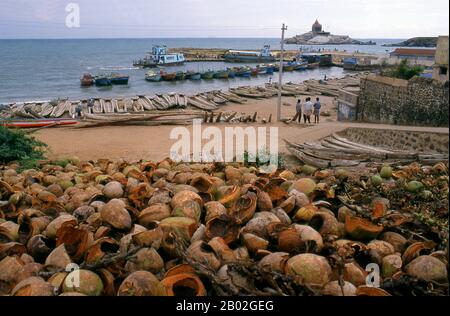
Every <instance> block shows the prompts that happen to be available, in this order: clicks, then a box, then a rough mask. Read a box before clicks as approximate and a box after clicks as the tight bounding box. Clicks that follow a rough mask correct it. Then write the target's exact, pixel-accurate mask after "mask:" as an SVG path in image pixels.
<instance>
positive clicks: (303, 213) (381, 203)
mask: <svg viewBox="0 0 450 316" xmlns="http://www.w3.org/2000/svg"><path fill="white" fill-rule="evenodd" d="M18 167H19V166H18V165H15V164H10V165H8V166H3V167H1V169H0V294H4V295H14V296H33V295H34V296H36V295H40V296H52V295H63V296H75V295H89V296H100V295H103V296H116V295H120V296H124V295H137V296H155V295H158V296H163V295H169V296H173V295H183V294H184V295H186V294H187V295H197V296H205V295H211V296H214V295H264V296H267V295H281V296H285V295H289V296H296V295H333V296H342V295H345V296H354V295H363V296H364V295H365V296H367V295H369V296H389V295H448V294H449V293H448V166H447V165H446V164H444V163H439V164H436V165H434V166H422V165H419V164H417V163H416V164H412V165H408V166H398V167H388V166H384V167H382V168H379V169H377V168H373V169H368V168H365V169H346V170H344V169H317V168H314V167H312V166H308V165H305V166H302V167H298V168H294V169H292V170H285V169H279V170H277V171H276V172H274V173H271V174H268V173H266V172H263V171H262V170H260V169H259V167H258V166H256V165H242V164H227V165H225V164H219V163H211V164H185V163H175V162H173V161H171V160H170V159H166V160H164V161H161V162H159V163H154V162H149V161H141V162H138V163H128V162H126V161H123V160H119V161H110V160H108V159H102V160H99V161H96V162H94V161H80V160H79V159H77V158H76V157H73V158H70V159H68V160H67V161H66V162H65V164H62V163H61V162H52V161H43V162H42V163H41V167H40V168H39V169H36V170H35V169H33V170H24V171H22V172H21V171H19V170H18V169H17V168H18ZM369 264H372V265H371V266H370V267H372V268H373V264H376V265H377V267H379V270H380V276H379V277H380V278H379V280H380V284H379V287H373V284H368V283H367V281H366V279H367V276H368V272H366V268H367V266H368V265H369ZM369 279H371V278H369ZM375 279H377V278H375ZM74 280H79V282H74Z"/></svg>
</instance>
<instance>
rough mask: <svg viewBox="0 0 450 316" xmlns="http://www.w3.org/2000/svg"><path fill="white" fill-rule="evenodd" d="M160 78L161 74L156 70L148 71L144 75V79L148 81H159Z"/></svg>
mask: <svg viewBox="0 0 450 316" xmlns="http://www.w3.org/2000/svg"><path fill="white" fill-rule="evenodd" d="M161 79H162V77H161V74H160V73H159V72H156V71H149V72H147V74H146V75H145V80H147V81H150V82H159V81H161Z"/></svg>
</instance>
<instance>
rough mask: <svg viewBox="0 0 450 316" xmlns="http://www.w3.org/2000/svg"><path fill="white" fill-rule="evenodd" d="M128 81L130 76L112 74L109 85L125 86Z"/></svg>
mask: <svg viewBox="0 0 450 316" xmlns="http://www.w3.org/2000/svg"><path fill="white" fill-rule="evenodd" d="M129 79H130V76H128V75H123V74H118V73H113V74H111V77H110V80H111V84H118V85H127V84H128V80H129Z"/></svg>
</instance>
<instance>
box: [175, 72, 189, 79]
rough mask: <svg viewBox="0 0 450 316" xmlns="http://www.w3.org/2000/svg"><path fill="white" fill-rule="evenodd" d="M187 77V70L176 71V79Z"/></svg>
mask: <svg viewBox="0 0 450 316" xmlns="http://www.w3.org/2000/svg"><path fill="white" fill-rule="evenodd" d="M185 79H186V73H185V72H182V71H178V72H177V73H176V76H175V80H185Z"/></svg>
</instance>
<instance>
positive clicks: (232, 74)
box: [228, 70, 236, 79]
mask: <svg viewBox="0 0 450 316" xmlns="http://www.w3.org/2000/svg"><path fill="white" fill-rule="evenodd" d="M228 78H231V79H233V78H236V72H235V71H234V70H228Z"/></svg>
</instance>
